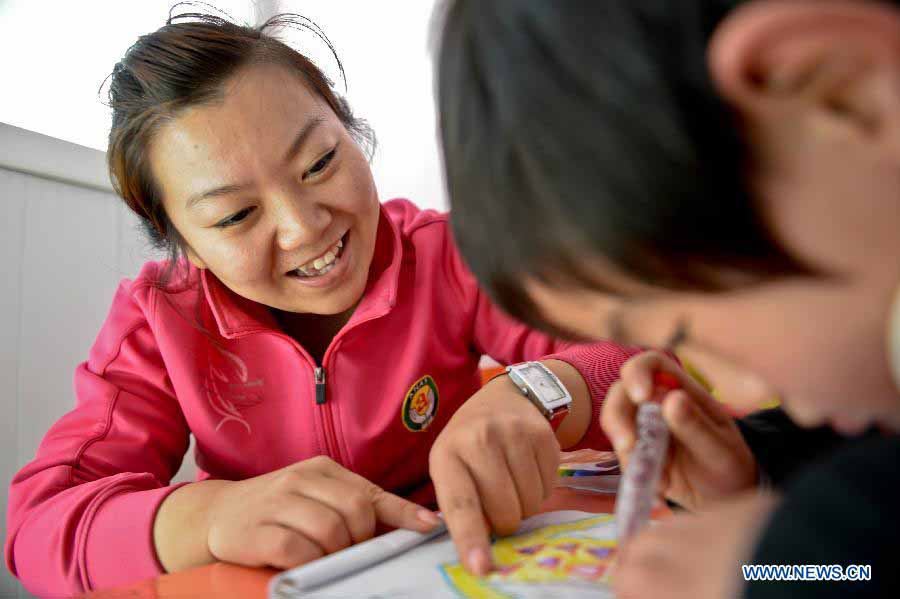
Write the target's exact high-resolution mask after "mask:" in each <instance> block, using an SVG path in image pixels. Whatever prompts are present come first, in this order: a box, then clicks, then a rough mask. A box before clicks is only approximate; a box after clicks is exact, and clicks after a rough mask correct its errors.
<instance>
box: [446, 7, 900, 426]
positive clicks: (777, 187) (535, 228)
mask: <svg viewBox="0 0 900 599" xmlns="http://www.w3.org/2000/svg"><path fill="white" fill-rule="evenodd" d="M739 4H740V5H742V6H740V7H738V6H737V5H739ZM444 18H445V20H444V23H443V30H442V32H441V38H440V44H439V50H438V52H439V55H438V59H437V60H438V101H439V106H440V113H441V129H442V136H443V144H444V154H445V161H446V172H447V182H448V187H449V190H450V196H451V203H452V206H453V219H454V224H455V230H456V236H457V239H458V242H459V245H460V247H461V249H462V251H463V253H464V255H465V256H466V258H467V259H468V261H469V263H470V265H471V267H472V269H473V270H474V271H475V273H476V275H478V277H479V278H480V280H481V281H482V283H483V284H485V286H486V287H487V288H488V290H489V291H490V292H491V293H492V294H493V296H494V297H495V299H497V300H498V301H499V302H500V303H501V304H502V305H503V306H504V307H506V308H507V309H508V310H509V311H510V312H512V313H513V314H514V315H516V316H518V317H520V318H523V319H525V320H529V321H531V322H535V323H538V324H541V325H543V326H545V327H553V328H557V329H563V330H566V331H569V332H571V333H574V334H577V335H580V336H587V337H590V336H594V337H596V336H597V333H598V332H599V331H601V330H602V323H600V322H598V321H597V319H595V318H592V313H595V312H599V309H598V310H596V311H594V310H592V306H595V305H598V306H599V303H600V302H606V301H608V299H607V298H608V293H610V292H612V293H615V294H617V295H619V296H622V297H627V298H628V299H629V300H630V301H631V304H632V305H634V306H640V308H641V309H642V310H646V309H649V308H651V307H660V309H662V307H666V309H667V312H668V313H669V314H677V313H678V310H679V309H682V308H683V309H684V310H685V312H686V314H685V316H686V317H689V318H692V319H694V320H701V319H704V318H707V319H709V318H712V316H710V315H716V317H717V318H718V319H719V320H720V321H724V319H725V318H730V319H732V320H733V321H734V327H733V330H734V332H735V335H738V334H740V335H745V334H748V335H751V336H752V335H755V336H756V338H757V339H760V340H765V341H766V342H767V344H762V343H760V344H758V348H757V350H758V351H755V352H753V355H751V356H746V355H744V356H742V357H743V358H744V359H745V360H750V361H751V362H752V363H751V364H750V365H751V366H752V367H754V370H755V371H757V372H759V373H760V374H762V375H763V376H764V377H765V378H766V379H767V380H769V381H770V382H772V383H774V384H775V385H776V386H777V387H778V388H779V389H780V390H781V391H782V394H783V397H784V399H785V401H786V403H787V405H788V408H789V410H791V412H792V413H793V414H794V415H795V416H797V417H799V420H800V421H801V422H805V423H808V424H817V423H819V422H821V421H822V420H824V419H829V420H833V421H839V420H842V419H846V418H854V417H857V416H858V418H859V420H860V423H859V424H864V423H865V422H863V421H866V422H867V421H871V420H879V421H885V422H887V421H889V422H890V423H891V424H892V425H893V426H895V427H897V428H898V429H900V402H898V401H897V400H896V399H895V396H894V395H893V393H891V392H890V391H889V390H888V382H889V376H888V370H887V368H885V365H886V363H887V362H886V359H885V349H884V347H885V344H884V340H883V330H884V328H883V327H884V322H885V318H886V314H887V311H888V305H889V302H890V296H891V292H890V290H891V288H892V287H893V285H894V284H896V282H897V277H896V271H897V268H896V263H897V257H898V255H900V235H898V234H897V232H898V230H900V228H898V227H900V203H898V191H900V13H898V12H897V11H896V10H895V9H894V7H892V6H887V5H883V4H879V3H875V2H855V1H852V0H847V1H821V2H811V1H802V0H798V1H787V0H785V1H781V2H777V1H754V2H738V1H724V0H720V1H716V0H692V1H684V2H650V1H640V0H627V1H626V0H622V1H617V2H583V3H577V4H572V3H554V2H520V1H513V0H499V1H497V2H491V3H478V2H471V1H468V0H465V1H457V2H452V3H450V4H448V6H447V10H446V14H445V15H444ZM507 231H508V232H509V234H502V233H501V232H507ZM707 292H715V293H707ZM687 306H690V309H688V308H687ZM744 308H746V309H747V310H748V312H749V311H752V310H755V311H756V314H757V315H758V314H759V313H760V311H763V310H764V311H765V313H766V314H767V316H768V322H763V323H760V322H759V321H758V320H754V319H745V317H744V312H743V311H742V310H743V309H744ZM726 315H727V316H726ZM743 321H746V323H748V327H749V326H751V325H750V324H749V323H750V322H753V326H754V327H755V330H752V331H743V330H742V324H744V322H743ZM696 324H697V325H698V328H702V327H700V326H699V325H701V324H703V323H696ZM719 324H721V322H720V323H719ZM760 324H762V326H760ZM719 328H720V329H721V331H722V332H721V334H719V335H718V336H717V337H716V338H710V339H707V340H706V341H708V342H709V343H710V344H711V345H715V344H718V345H719V347H720V348H722V349H724V350H725V351H724V353H726V354H727V353H728V349H730V348H729V347H728V343H729V341H728V340H727V339H726V337H727V334H728V328H727V327H724V328H723V327H719ZM773 355H774V356H779V358H780V359H778V360H775V359H773ZM785 363H790V364H791V367H790V368H786V367H785ZM819 364H826V365H827V366H823V367H820V366H819Z"/></svg>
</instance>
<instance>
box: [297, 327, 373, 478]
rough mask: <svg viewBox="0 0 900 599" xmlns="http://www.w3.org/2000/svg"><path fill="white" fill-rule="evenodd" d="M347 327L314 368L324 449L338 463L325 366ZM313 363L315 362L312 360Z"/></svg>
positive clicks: (333, 341) (329, 345) (338, 453)
mask: <svg viewBox="0 0 900 599" xmlns="http://www.w3.org/2000/svg"><path fill="white" fill-rule="evenodd" d="M387 312H388V311H387V310H386V311H384V312H382V313H379V314H374V315H372V316H369V317H368V318H366V319H365V320H361V321H359V322H357V323H356V324H355V325H353V328H356V327H358V326H360V325H362V324H364V323H367V322H369V321H370V320H375V319H376V318H381V317H382V316H384V315H385V314H387ZM348 330H349V329H345V330H343V331H341V332H340V333H338V334H337V336H336V337H335V338H334V339H332V340H331V343H330V344H328V347H327V348H325V355H323V356H322V365H321V366H317V367H316V368H315V375H316V405H318V406H321V409H322V410H323V412H322V420H323V422H324V424H325V431H324V432H325V444H326V446H327V447H326V449H327V450H328V455H330V456H331V457H332V458H334V459H335V460H337V461H338V462H339V463H341V462H342V460H341V459H340V455H341V454H340V451H339V450H338V443H337V432H336V431H335V430H334V416H333V415H332V413H331V406H329V405H328V395H327V393H326V392H327V387H326V384H327V383H326V371H325V367H326V365H327V364H328V358H329V356H330V355H331V352H332V351H333V350H334V349H335V348H336V347H337V346H338V345H339V342H340V339H341V337H343V336H344V334H346V332H347V331H348ZM313 364H315V362H313Z"/></svg>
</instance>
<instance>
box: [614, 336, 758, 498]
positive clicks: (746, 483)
mask: <svg viewBox="0 0 900 599" xmlns="http://www.w3.org/2000/svg"><path fill="white" fill-rule="evenodd" d="M657 370H659V371H663V372H668V373H671V374H673V375H675V376H676V377H677V378H678V381H679V382H680V384H681V389H678V390H674V391H669V392H668V393H666V395H665V397H664V398H663V402H662V413H663V418H664V419H665V421H666V424H667V425H668V427H669V430H670V432H671V439H672V441H671V442H670V447H669V459H668V460H667V462H666V465H665V467H664V469H663V475H662V481H661V483H660V489H661V493H662V495H663V496H665V497H667V498H668V499H671V500H672V501H675V502H676V503H678V504H680V505H682V506H684V507H685V508H688V509H691V510H696V509H699V508H702V507H703V506H704V505H706V504H708V503H709V502H711V501H715V500H717V499H721V498H725V497H729V496H731V495H734V494H736V493H740V492H742V491H746V490H748V489H751V488H753V487H754V486H755V485H756V483H757V477H758V467H757V464H756V459H755V458H754V457H753V454H752V453H751V451H750V448H749V447H748V446H747V444H746V442H745V441H744V438H743V436H742V435H741V433H740V431H739V430H738V428H737V425H736V424H735V423H734V420H733V419H732V418H731V416H730V415H729V414H728V413H727V412H726V411H725V410H724V408H723V407H722V405H721V404H720V403H719V402H717V401H716V400H715V399H714V398H713V397H712V396H711V395H710V394H709V393H707V392H706V390H705V389H703V387H701V386H700V385H699V384H698V383H697V382H696V381H694V380H693V379H692V378H691V377H690V375H688V374H687V373H685V372H684V371H683V370H682V369H681V368H680V367H679V366H678V365H677V364H676V363H675V362H674V361H673V360H672V359H671V358H669V357H668V356H665V355H663V354H661V353H658V352H646V353H642V354H640V355H637V356H635V357H633V358H631V359H630V360H628V362H626V363H625V364H624V365H623V366H622V370H621V379H620V380H619V381H618V382H616V383H615V384H614V385H613V386H612V387H610V389H609V392H608V393H607V396H606V401H605V402H604V404H603V411H602V412H601V417H600V420H601V425H602V427H603V430H604V431H605V432H606V435H607V437H609V440H610V441H611V442H612V444H613V448H614V449H615V451H616V454H617V455H618V456H619V461H620V462H621V463H622V466H623V468H627V467H628V458H629V456H630V455H631V451H632V450H633V449H634V446H635V443H636V441H637V439H636V430H635V413H636V411H637V407H638V404H639V403H640V402H642V401H647V400H648V399H650V396H651V394H652V393H653V373H654V372H655V371H657Z"/></svg>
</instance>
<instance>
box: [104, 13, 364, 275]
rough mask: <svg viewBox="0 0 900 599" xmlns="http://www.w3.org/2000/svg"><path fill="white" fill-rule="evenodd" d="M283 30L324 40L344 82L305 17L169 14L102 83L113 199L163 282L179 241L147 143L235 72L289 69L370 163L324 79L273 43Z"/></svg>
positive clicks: (353, 121) (343, 105)
mask: <svg viewBox="0 0 900 599" xmlns="http://www.w3.org/2000/svg"><path fill="white" fill-rule="evenodd" d="M178 6H179V5H176V7H174V8H173V11H174V10H175V9H176V8H178ZM286 27H288V28H293V29H300V30H305V31H309V32H311V33H313V34H314V35H315V36H317V37H318V38H319V39H320V40H321V41H323V42H324V43H325V44H326V45H327V46H328V49H329V50H330V51H331V53H332V55H333V56H334V58H335V61H336V62H337V65H338V69H339V70H340V73H341V75H342V76H343V67H342V66H341V63H340V60H339V59H338V57H337V54H336V53H335V50H334V48H333V46H332V45H331V43H330V42H329V41H328V38H327V37H325V35H324V33H322V31H321V30H320V29H319V28H318V27H317V26H316V25H315V24H314V23H312V21H310V20H308V19H306V18H305V17H302V16H299V15H292V14H282V15H277V16H275V17H272V18H271V19H269V20H268V21H266V22H265V23H264V24H262V25H259V26H256V27H251V26H247V25H238V24H236V23H234V22H232V21H231V20H229V19H228V18H224V17H221V16H216V15H211V14H201V13H193V12H191V13H182V14H177V15H172V14H171V13H170V15H169V18H168V20H167V21H166V24H165V25H164V26H163V27H161V28H160V29H158V30H157V31H154V32H153V33H150V34H147V35H144V36H141V37H140V38H139V39H138V40H137V42H135V44H134V45H133V46H131V48H129V49H128V51H127V52H126V53H125V56H124V57H123V58H122V60H121V61H120V62H119V63H117V64H116V65H115V67H114V68H113V72H112V74H111V75H110V76H109V78H108V80H109V90H108V98H109V105H110V107H111V108H112V129H111V130H110V132H109V147H108V150H107V162H108V165H109V172H110V179H111V180H112V184H113V187H114V189H115V190H116V193H118V195H119V196H120V197H121V198H122V199H123V200H124V201H125V203H126V204H127V205H128V207H129V208H131V210H132V211H134V212H135V214H137V215H138V217H140V222H141V224H142V227H143V228H144V230H145V231H146V233H147V234H148V236H149V238H150V240H151V242H152V243H153V244H154V246H156V247H157V248H158V249H163V250H166V251H167V252H168V254H169V258H170V259H169V268H168V269H167V270H166V273H165V275H164V276H163V277H162V279H163V282H164V281H165V280H166V279H168V276H169V274H170V273H171V271H172V268H173V267H174V266H175V265H176V264H177V263H179V257H180V255H181V252H182V250H183V247H182V246H183V241H182V240H181V238H180V237H179V235H178V232H177V231H176V230H175V227H174V226H173V225H172V222H171V220H170V219H169V218H168V216H167V215H166V212H165V210H164V208H163V204H162V198H161V196H160V191H159V188H158V186H157V184H156V182H155V181H154V179H153V173H152V171H151V168H150V164H149V149H150V144H151V143H152V141H153V136H154V134H155V133H156V132H157V131H158V129H159V128H160V126H161V125H162V124H165V123H166V122H168V121H171V120H172V119H173V118H176V117H177V116H178V115H179V114H181V112H182V111H184V110H185V109H187V108H189V107H192V106H198V105H203V104H205V103H208V102H213V101H215V100H216V99H218V98H221V96H222V86H223V84H224V83H225V82H226V81H227V80H228V79H229V78H230V77H231V76H232V75H234V74H235V73H236V72H237V71H238V70H239V69H241V68H242V67H244V66H247V65H251V64H254V63H269V64H273V63H274V64H280V65H283V66H285V67H287V68H288V69H291V70H292V71H295V72H296V73H297V74H298V75H299V76H301V77H302V79H303V80H304V82H305V83H306V84H307V85H308V86H309V87H310V89H311V91H312V92H313V93H315V94H317V95H318V96H319V97H321V98H322V99H323V100H325V102H326V103H327V104H328V106H329V107H330V108H331V109H332V110H333V111H334V112H335V114H336V115H337V117H338V118H339V119H340V120H341V122H342V123H343V124H344V126H345V127H346V128H347V130H348V131H349V132H350V134H351V135H352V136H353V137H354V139H355V140H356V141H357V143H359V144H360V145H361V146H362V147H363V150H364V151H366V153H367V155H369V156H370V157H371V155H372V152H373V151H374V148H375V136H374V134H373V132H372V130H371V129H370V128H369V127H368V125H367V124H366V123H365V121H363V120H361V119H358V118H356V117H355V116H354V115H353V113H352V112H351V110H350V107H349V105H348V104H347V102H346V101H345V100H344V99H343V98H342V97H341V96H340V95H338V94H337V93H336V92H335V91H334V89H333V85H332V82H331V81H330V80H329V79H328V78H327V77H326V76H325V74H324V73H323V72H322V71H321V70H320V69H319V68H318V67H317V66H316V65H315V64H313V63H312V62H311V61H310V60H309V59H308V58H307V57H305V56H304V55H303V54H301V53H300V52H298V51H296V50H294V49H293V48H291V47H290V46H288V45H287V44H285V43H284V42H282V41H280V40H279V39H277V38H275V37H274V33H275V32H277V31H278V30H280V29H283V28H286ZM270 32H272V33H270Z"/></svg>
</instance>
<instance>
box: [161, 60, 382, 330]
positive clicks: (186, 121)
mask: <svg viewBox="0 0 900 599" xmlns="http://www.w3.org/2000/svg"><path fill="white" fill-rule="evenodd" d="M150 164H151V167H152V172H153V174H154V177H155V179H156V182H157V184H158V186H159V189H160V191H161V193H162V198H163V204H164V206H165V209H166V213H167V215H168V216H169V218H170V219H171V220H172V223H173V224H174V225H175V228H176V229H177V230H178V232H179V233H180V235H181V236H182V238H183V239H184V242H185V245H186V246H187V248H186V249H187V254H188V257H189V259H190V260H191V261H192V262H193V263H194V264H195V265H197V266H198V267H201V268H208V269H209V270H210V271H212V273H213V274H215V275H216V277H217V278H218V279H219V280H220V281H222V283H224V284H225V285H226V286H227V287H228V288H229V289H231V290H232V291H234V292H235V293H237V294H238V295H241V296H243V297H245V298H247V299H250V300H253V301H255V302H259V303H260V304H264V305H266V306H269V307H271V308H276V309H279V310H284V311H288V312H297V313H313V314H323V315H330V314H339V313H342V312H345V311H347V310H349V309H351V308H352V307H353V306H354V305H355V304H356V303H357V302H358V301H359V299H360V298H361V297H362V294H363V291H364V289H365V285H366V280H367V276H368V272H369V265H370V264H371V261H372V255H373V252H374V248H375V236H376V231H377V228H378V216H379V203H378V196H377V192H376V190H375V185H374V182H373V179H372V174H371V171H370V169H369V165H368V162H367V161H366V158H365V156H364V155H363V153H362V151H361V149H360V148H359V146H358V145H357V144H356V143H355V142H354V140H353V139H352V138H351V137H350V135H349V133H348V132H347V130H346V128H345V127H344V125H343V124H342V123H341V121H340V120H339V119H338V117H337V116H336V115H335V114H334V112H333V111H332V110H331V108H330V107H329V106H328V105H327V104H326V103H325V101H324V100H323V99H322V98H320V97H319V96H318V95H316V94H315V93H314V92H313V91H311V90H310V89H309V88H308V87H307V86H306V85H305V83H304V82H303V80H302V79H301V78H300V76H299V75H296V74H293V73H291V72H290V71H289V70H287V69H286V68H284V67H280V66H275V65H254V66H251V67H247V68H245V69H243V70H241V71H239V72H238V73H237V74H236V75H235V76H234V77H232V79H231V80H229V81H228V82H227V83H226V85H225V86H224V95H223V98H222V99H221V100H220V101H215V102H212V103H210V104H207V105H203V106H199V107H194V108H191V109H189V110H187V111H185V112H184V113H182V114H181V115H179V116H178V117H177V118H176V119H174V120H173V121H171V122H169V123H167V124H166V125H164V126H163V127H162V128H161V129H160V131H159V132H158V133H157V135H156V136H155V138H154V141H153V144H152V147H151V149H150Z"/></svg>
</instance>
